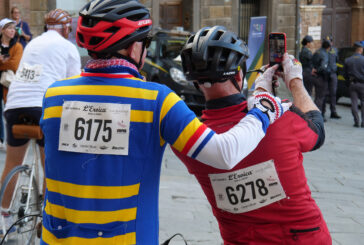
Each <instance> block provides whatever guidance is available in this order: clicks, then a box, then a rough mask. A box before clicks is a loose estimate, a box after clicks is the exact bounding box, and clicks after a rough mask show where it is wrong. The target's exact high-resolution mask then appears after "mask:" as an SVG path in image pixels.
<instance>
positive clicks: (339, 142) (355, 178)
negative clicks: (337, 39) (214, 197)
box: [159, 99, 364, 245]
mask: <svg viewBox="0 0 364 245" xmlns="http://www.w3.org/2000/svg"><path fill="white" fill-rule="evenodd" d="M340 100H343V101H344V102H346V103H348V102H349V100H346V99H340ZM337 110H338V114H339V115H341V116H342V117H343V118H342V119H340V120H334V119H330V118H328V121H327V122H326V123H325V130H326V141H325V144H324V145H323V146H322V147H321V148H320V149H319V150H317V151H315V152H310V153H305V154H304V166H305V170H306V175H307V178H308V183H309V186H310V188H311V191H312V195H313V197H314V198H315V200H316V202H317V203H318V205H319V207H320V208H321V211H322V213H323V215H324V217H325V220H326V222H327V225H328V227H329V230H330V232H331V235H332V238H333V244H334V245H362V244H364V128H354V127H353V118H352V115H351V110H350V107H349V106H348V105H338V106H337ZM327 114H329V113H327ZM159 210H160V243H162V242H163V241H165V240H166V239H167V238H169V237H170V236H172V235H173V234H175V233H181V234H183V236H184V237H185V239H186V240H187V242H188V244H189V245H220V244H222V240H221V238H220V235H219V230H218V227H217V222H216V221H215V219H214V217H213V215H212V213H211V208H210V206H209V204H208V202H207V200H206V198H205V196H204V194H203V192H202V190H201V188H200V186H199V184H198V183H197V181H196V180H195V179H194V177H193V176H191V175H189V174H188V173H187V170H186V168H185V167H184V166H183V164H182V163H181V162H180V161H179V160H178V159H176V157H175V156H174V155H173V153H172V152H171V150H170V149H169V148H167V150H166V153H165V156H164V160H163V168H162V176H161V188H160V207H159ZM170 244H171V245H179V244H180V245H182V244H184V243H183V242H182V239H179V238H178V239H177V238H176V239H173V240H172V242H171V243H170Z"/></svg>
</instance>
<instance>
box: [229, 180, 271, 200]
mask: <svg viewBox="0 0 364 245" xmlns="http://www.w3.org/2000/svg"><path fill="white" fill-rule="evenodd" d="M248 186H250V189H251V198H252V199H256V198H257V193H256V187H257V189H258V193H259V194H260V195H261V196H266V195H268V188H267V187H265V182H264V180H263V179H257V180H256V181H255V182H253V181H249V182H246V183H244V184H238V185H237V186H235V188H234V187H232V186H227V187H226V188H225V191H226V195H227V197H228V199H229V202H230V203H231V204H232V205H236V204H238V203H239V196H238V194H239V193H241V194H240V203H244V202H249V201H250V198H248V197H247V195H246V188H245V187H248Z"/></svg>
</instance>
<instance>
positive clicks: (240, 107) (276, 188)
mask: <svg viewBox="0 0 364 245" xmlns="http://www.w3.org/2000/svg"><path fill="white" fill-rule="evenodd" d="M230 33H231V32H230V31H227V30H226V29H225V28H224V27H221V26H215V27H211V28H210V27H206V28H203V29H201V30H200V31H199V32H197V34H196V35H193V36H192V37H190V39H189V40H188V41H187V44H186V45H185V47H184V48H183V50H182V54H181V56H182V63H183V68H184V71H185V73H186V75H187V78H188V79H190V80H195V81H197V82H198V86H199V88H200V89H201V91H202V92H203V94H204V96H205V98H206V101H207V102H206V110H204V111H203V115H202V119H203V122H204V123H205V124H206V125H207V126H208V127H211V128H212V129H213V130H215V131H216V132H217V133H224V132H226V131H227V130H229V129H230V128H231V127H233V126H234V125H235V124H236V123H237V122H239V121H240V120H241V119H242V118H244V117H245V116H246V115H247V112H248V104H247V101H246V99H245V98H244V96H243V95H242V94H241V89H242V87H243V86H242V84H243V81H244V79H243V77H244V75H245V74H240V73H239V74H237V76H236V82H237V83H235V82H231V81H229V80H228V81H226V82H217V81H218V80H217V79H218V78H219V76H217V75H216V73H215V72H214V71H219V70H224V69H226V70H228V69H229V66H225V64H223V65H221V64H220V63H218V62H213V61H215V60H219V59H220V56H221V55H223V54H225V55H227V56H229V57H230V58H232V59H233V58H234V55H236V54H235V52H234V48H235V44H234V43H231V42H230V40H229V38H220V37H224V36H225V37H229V35H231V34H230ZM219 38H220V39H219ZM222 46H224V47H225V53H222V52H221V50H220V47H222ZM229 49H230V50H229ZM227 50H229V51H227ZM201 54H204V56H201ZM210 61H212V62H210ZM197 67H203V69H201V68H200V69H197ZM283 68H284V80H285V83H286V85H287V87H288V88H289V89H290V90H291V92H292V95H293V99H294V100H293V105H292V106H291V107H290V110H289V111H288V112H286V113H285V114H284V115H283V116H282V117H281V118H280V119H278V120H277V121H276V122H275V123H274V124H273V125H272V126H270V127H269V128H268V130H267V134H266V136H265V137H264V138H263V140H262V141H261V142H260V143H259V145H258V147H257V148H256V149H255V150H254V151H253V152H252V153H250V154H249V155H248V156H247V157H246V158H245V159H244V160H242V161H241V162H240V163H239V164H237V165H236V166H235V167H234V168H233V169H232V170H221V169H217V168H214V167H212V166H210V165H208V164H199V162H198V161H196V159H192V158H189V157H188V156H184V155H183V154H181V153H179V152H178V151H176V150H174V152H175V153H176V154H177V156H178V157H179V158H180V159H181V160H182V162H183V163H184V164H185V165H186V166H187V168H188V170H189V172H190V173H191V174H194V175H195V177H196V178H197V180H198V182H199V183H200V185H201V187H202V189H203V191H204V193H205V194H206V197H207V199H208V201H209V203H210V204H211V207H212V211H213V214H214V216H215V217H216V219H217V221H218V224H219V228H220V233H221V236H222V238H223V240H224V244H225V245H242V244H247V245H281V244H286V245H307V244H310V245H330V244H331V237H330V233H329V231H328V229H327V226H326V223H325V220H324V218H323V216H322V214H321V211H320V209H319V207H318V206H317V204H316V203H315V201H314V199H313V198H312V196H311V191H310V189H309V187H308V185H307V179H306V176H305V171H304V167H303V156H302V153H303V152H308V151H313V150H316V149H318V148H319V147H320V146H321V145H322V144H323V142H324V138H325V133H324V124H323V118H322V115H321V113H320V111H319V110H318V108H317V107H316V105H315V104H314V103H313V101H312V100H311V98H310V96H309V95H308V93H307V91H306V90H305V89H304V86H303V83H302V66H301V64H300V63H299V62H298V61H297V60H295V59H293V60H292V59H291V58H289V57H288V55H287V54H285V56H284V61H283ZM276 69H277V66H274V67H271V68H268V69H267V70H266V71H265V73H264V74H262V75H261V76H259V77H258V78H257V80H256V81H255V85H256V87H258V88H259V87H260V88H262V89H263V90H266V91H269V92H271V91H272V78H273V75H274V73H275V71H276ZM205 70H206V71H207V70H208V71H209V72H205ZM207 82H208V86H205V85H206V83H207ZM317 164H319V163H317Z"/></svg>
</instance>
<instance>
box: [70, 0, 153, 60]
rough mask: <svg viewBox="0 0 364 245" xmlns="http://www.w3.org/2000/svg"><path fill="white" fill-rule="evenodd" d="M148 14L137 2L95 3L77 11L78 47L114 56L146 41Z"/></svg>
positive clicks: (106, 0) (104, 0) (107, 0)
mask: <svg viewBox="0 0 364 245" xmlns="http://www.w3.org/2000/svg"><path fill="white" fill-rule="evenodd" d="M151 29H152V20H151V19H150V14H149V10H148V9H147V8H146V7H145V6H144V5H143V4H141V3H139V2H138V1H137V0H94V1H91V2H89V3H87V4H86V5H85V6H84V7H83V8H82V9H81V11H80V18H79V20H78V24H77V35H76V38H77V44H78V45H79V46H80V47H83V48H86V49H87V50H89V51H91V52H94V53H115V52H116V51H118V50H121V49H124V48H127V47H128V46H129V45H130V44H131V43H133V42H135V41H141V40H142V39H144V38H146V37H147V35H148V33H149V32H150V30H151Z"/></svg>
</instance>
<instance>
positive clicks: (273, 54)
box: [268, 32, 287, 71]
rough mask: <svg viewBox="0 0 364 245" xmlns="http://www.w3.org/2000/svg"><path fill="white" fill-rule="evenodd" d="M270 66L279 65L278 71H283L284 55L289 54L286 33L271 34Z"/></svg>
mask: <svg viewBox="0 0 364 245" xmlns="http://www.w3.org/2000/svg"><path fill="white" fill-rule="evenodd" d="M268 45H269V66H274V65H275V64H278V65H279V68H278V70H279V71H283V67H282V61H283V55H284V53H286V52H287V41H286V33H283V32H282V33H275V32H273V33H270V34H269V43H268Z"/></svg>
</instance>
